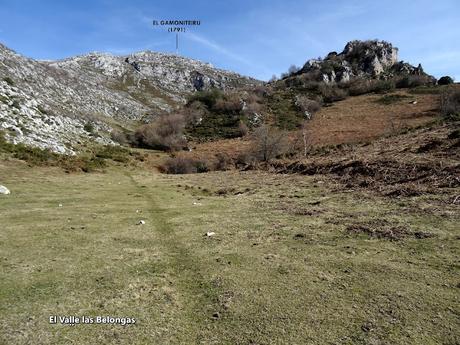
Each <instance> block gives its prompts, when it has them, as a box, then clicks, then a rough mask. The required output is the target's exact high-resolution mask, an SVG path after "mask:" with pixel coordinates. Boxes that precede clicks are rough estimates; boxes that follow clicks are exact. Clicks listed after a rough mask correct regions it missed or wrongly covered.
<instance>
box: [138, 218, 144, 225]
mask: <svg viewBox="0 0 460 345" xmlns="http://www.w3.org/2000/svg"><path fill="white" fill-rule="evenodd" d="M137 225H145V220H142V219H141V220H140V221H138V222H137Z"/></svg>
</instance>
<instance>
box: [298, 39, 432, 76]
mask: <svg viewBox="0 0 460 345" xmlns="http://www.w3.org/2000/svg"><path fill="white" fill-rule="evenodd" d="M297 74H309V75H310V76H311V79H315V80H318V81H324V82H326V83H333V82H346V81H349V80H350V79H351V78H354V77H360V78H382V79H385V78H389V77H391V76H394V75H395V74H424V72H423V68H422V67H421V66H420V65H419V66H418V67H414V66H412V65H410V64H407V63H404V62H398V48H396V47H393V45H392V44H391V43H388V42H386V41H379V40H370V41H358V40H355V41H351V42H348V43H347V44H346V45H345V48H344V49H343V51H342V52H341V53H339V54H337V53H336V52H331V53H329V54H328V55H327V56H326V57H325V58H324V59H314V60H309V61H307V63H306V64H305V65H304V66H303V68H302V69H301V70H300V71H299V72H297Z"/></svg>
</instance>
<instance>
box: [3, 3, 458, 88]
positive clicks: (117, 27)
mask: <svg viewBox="0 0 460 345" xmlns="http://www.w3.org/2000/svg"><path fill="white" fill-rule="evenodd" d="M153 19H160V20H161V19H199V20H201V26H200V27H196V28H192V29H189V30H188V31H187V32H186V33H183V34H180V54H181V55H184V56H187V57H191V58H194V59H198V60H202V61H206V62H210V63H212V64H213V65H214V66H216V67H219V68H224V69H228V70H233V71H236V72H239V73H242V74H245V75H249V76H252V77H255V78H259V79H263V80H267V79H269V78H270V77H271V76H272V75H273V74H276V75H279V74H280V73H282V72H285V71H286V70H287V69H288V68H289V66H290V65H292V64H295V65H299V66H301V65H303V64H304V63H305V61H306V60H307V59H309V58H313V57H318V56H324V55H326V54H327V53H328V52H330V51H341V50H342V48H343V47H344V45H345V43H346V42H347V41H350V40H353V39H374V38H378V39H384V40H387V41H390V42H392V43H393V44H394V45H395V46H397V47H398V48H399V56H400V59H401V60H405V61H407V62H410V63H412V64H415V65H416V64H418V63H422V65H423V67H424V68H425V70H426V71H427V72H428V73H430V74H433V75H435V76H436V77H440V76H442V75H451V76H453V77H455V79H456V80H457V81H460V25H459V22H460V1H458V0H437V1H434V0H420V1H415V0H412V1H411V0H399V1H385V0H380V1H375V2H374V1H353V0H348V1H339V0H330V1H327V0H325V1H312V0H304V1H300V0H297V1H294V0H225V1H224V0H206V1H205V0H194V1H180V0H175V1H174V0H173V1H168V0H163V1H158V0H150V1H147V0H123V1H121V0H113V1H107V0H79V1H65V0H60V1H57V0H56V1H51V0H36V1H31V0H29V1H27V0H14V1H13V0H0V42H2V43H3V44H5V45H7V46H8V47H10V48H12V49H14V50H16V51H17V52H18V53H21V54H23V55H26V56H29V57H32V58H36V59H59V58H65V57H69V56H72V55H78V54H85V53H87V52H91V51H106V52H112V53H114V54H129V53H131V52H135V51H140V50H146V49H149V50H153V51H161V52H174V51H175V36H174V34H172V33H168V32H166V30H165V29H162V28H158V27H153V25H152V20H153Z"/></svg>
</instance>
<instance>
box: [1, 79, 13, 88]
mask: <svg viewBox="0 0 460 345" xmlns="http://www.w3.org/2000/svg"><path fill="white" fill-rule="evenodd" d="M3 81H5V82H6V83H7V84H8V85H9V86H14V81H13V79H11V78H10V77H5V78H3Z"/></svg>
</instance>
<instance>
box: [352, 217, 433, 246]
mask: <svg viewBox="0 0 460 345" xmlns="http://www.w3.org/2000/svg"><path fill="white" fill-rule="evenodd" d="M346 233H347V234H365V235H368V236H369V237H370V238H378V239H386V240H390V241H399V240H402V239H404V238H408V237H412V238H416V239H424V238H430V237H434V234H432V233H429V232H423V231H415V232H414V231H412V230H410V229H409V228H408V227H405V226H402V225H394V224H391V223H388V222H387V221H374V222H366V223H355V224H351V225H349V226H347V228H346Z"/></svg>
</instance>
